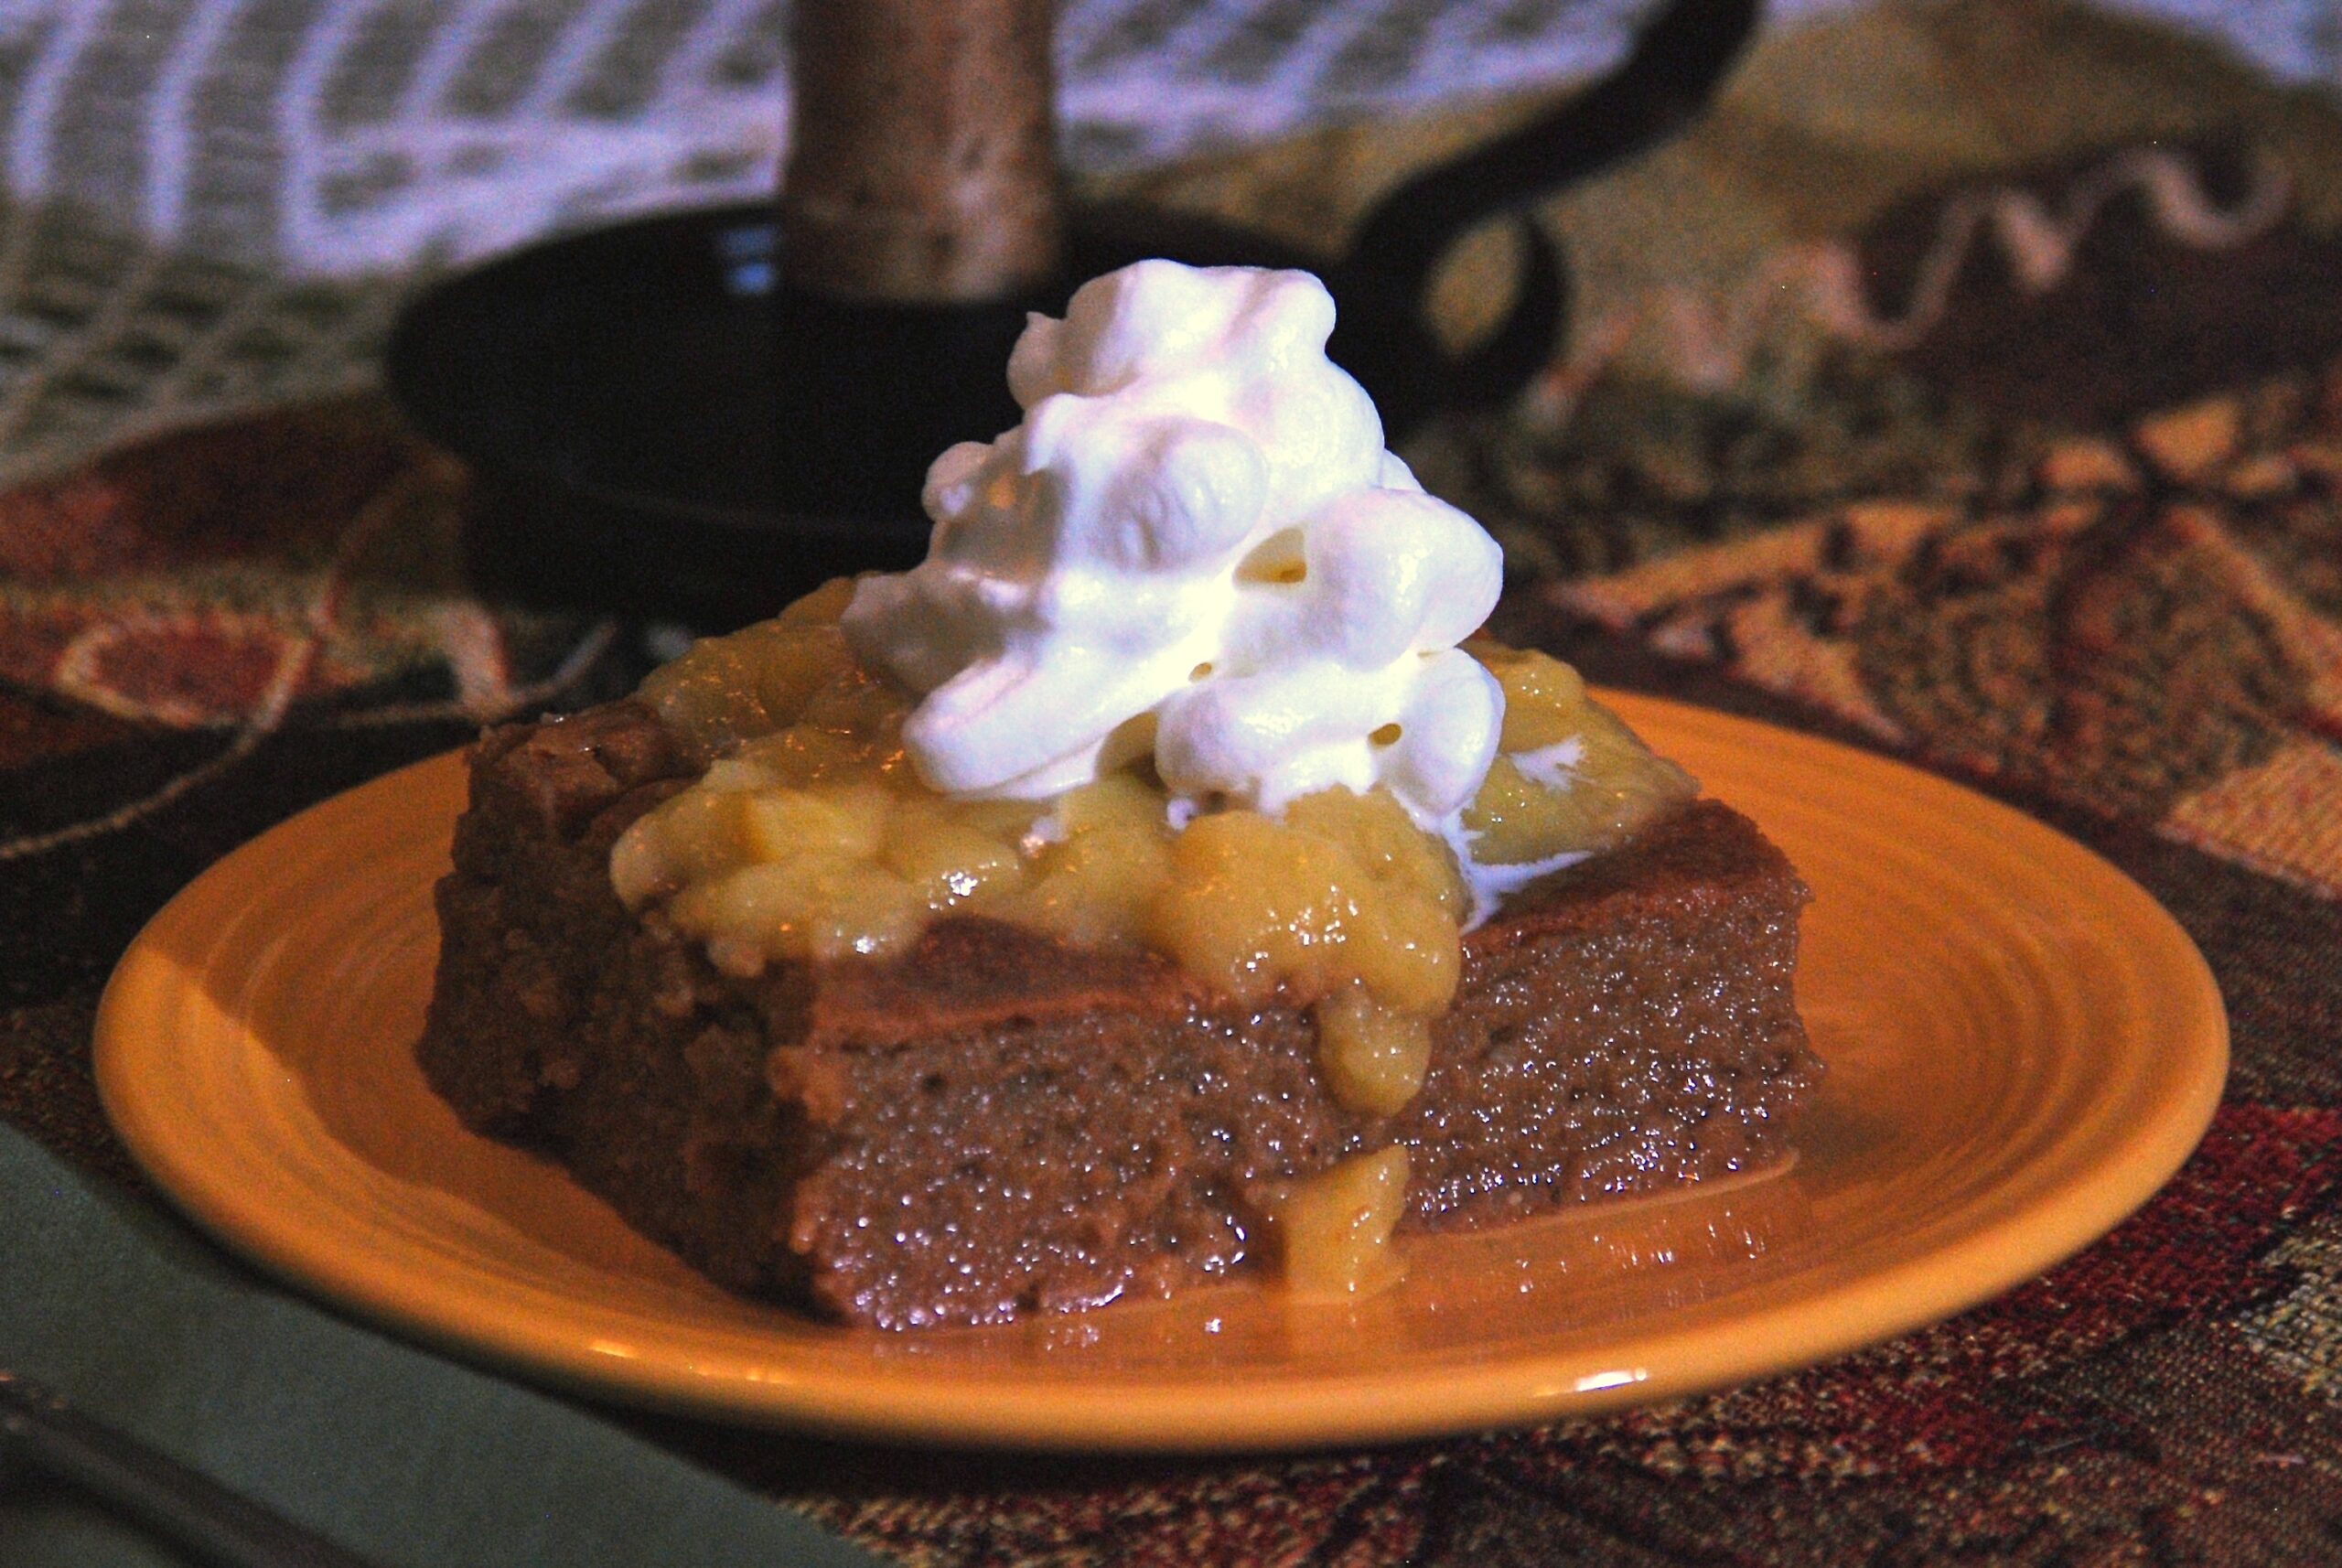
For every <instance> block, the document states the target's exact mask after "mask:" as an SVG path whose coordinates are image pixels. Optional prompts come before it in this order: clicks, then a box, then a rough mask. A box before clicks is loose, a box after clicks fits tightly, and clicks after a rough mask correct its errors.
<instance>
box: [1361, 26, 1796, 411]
mask: <svg viewBox="0 0 2342 1568" xmlns="http://www.w3.org/2000/svg"><path fill="white" fill-rule="evenodd" d="M1763 11H1764V0H1673V3H1672V4H1670V5H1667V6H1666V7H1665V8H1664V9H1663V10H1661V11H1660V14H1659V15H1658V16H1656V17H1654V18H1653V19H1652V20H1651V21H1649V23H1647V24H1646V25H1645V26H1644V27H1643V28H1642V30H1641V31H1640V32H1638V34H1637V35H1636V37H1635V43H1634V48H1632V49H1631V50H1630V51H1629V52H1628V57H1627V59H1626V60H1625V61H1624V62H1623V63H1621V64H1620V65H1619V67H1618V69H1617V70H1614V71H1612V72H1611V73H1610V74H1609V75H1608V76H1606V77H1604V78H1603V79H1602V80H1601V81H1598V82H1596V83H1595V85H1594V86H1592V87H1590V88H1588V89H1587V90H1586V91H1584V92H1581V93H1579V94H1577V95H1575V96H1574V97H1573V98H1571V99H1570V101H1569V102H1566V103H1563V104H1562V105H1561V106H1560V107H1559V108H1557V109H1555V110H1553V111H1552V113H1547V114H1544V115H1542V116H1540V117H1539V118H1538V119H1536V120H1534V121H1532V122H1531V123H1530V124H1527V125H1524V126H1522V127H1520V129H1519V130H1517V131H1514V132H1512V133H1511V134H1508V135H1505V136H1501V137H1499V138H1498V139H1497V140H1496V141H1494V142H1491V143H1489V144H1488V145H1485V146H1481V147H1477V148H1475V149H1474V150H1472V151H1471V152H1469V153H1466V154H1464V155H1463V156H1459V157H1455V158H1451V159H1449V160H1448V161H1447V162H1445V163H1443V164H1437V165H1434V166H1432V167H1431V168H1428V169H1425V170H1423V172H1421V173H1419V174H1416V175H1415V176H1413V177H1411V178H1409V179H1407V180H1406V181H1404V182H1403V183H1402V184H1401V185H1399V186H1398V187H1396V188H1394V189H1392V190H1391V191H1390V192H1389V193H1387V194H1386V195H1385V196H1384V197H1383V198H1382V199H1381V200H1380V201H1378V202H1377V203H1376V204H1375V205H1374V207H1373V209H1371V210H1370V211H1369V212H1368V213H1367V215H1366V218H1365V220H1363V221H1362V222H1361V223H1360V224H1359V229H1358V232H1357V235H1356V237H1355V238H1354V239H1353V240H1352V242H1351V244H1350V251H1349V254H1348V257H1347V258H1346V259H1345V261H1344V263H1343V270H1344V271H1346V272H1348V274H1351V275H1353V276H1355V277H1360V278H1367V277H1370V278H1372V279H1373V280H1374V283H1375V285H1377V291H1378V292H1380V293H1382V294H1384V295H1385V296H1386V297H1392V298H1398V299H1404V300H1406V301H1409V302H1411V306H1412V308H1413V310H1414V311H1415V312H1416V313H1417V314H1418V316H1420V313H1421V310H1422V301H1423V290H1424V287H1425V285H1427V284H1428V283H1429V282H1430V279H1431V274H1432V270H1433V268H1434V266H1436V265H1437V264H1438V262H1439V259H1440V257H1441V256H1442V255H1444V254H1445V252H1446V251H1447V248H1448V247H1449V246H1450V245H1452V244H1454V243H1455V242H1456V240H1457V239H1459V238H1461V237H1462V235H1463V234H1464V233H1465V231H1466V230H1469V229H1471V228H1472V227H1473V226H1474V225H1476V224H1478V223H1481V222H1484V221H1486V220H1488V219H1490V218H1493V217H1495V216H1497V215H1499V214H1500V213H1502V212H1505V211H1508V210H1510V209H1516V208H1519V207H1520V206H1522V205H1524V204H1525V203H1527V202H1529V201H1531V200H1534V199H1537V198H1539V197H1542V196H1545V195H1548V194H1550V193H1552V192H1553V191H1555V190H1559V189H1561V188H1563V187H1564V186H1567V185H1571V184H1574V183H1575V182H1576V181H1578V180H1581V179H1584V178H1585V177H1587V176H1589V175H1592V174H1595V173H1596V172H1598V171H1600V170H1602V169H1604V168H1606V167H1608V166H1610V165H1612V164H1615V163H1617V162H1618V161H1619V160H1620V159H1622V158H1626V157H1628V156H1632V155H1634V154H1636V153H1639V152H1643V151H1646V150H1648V149H1649V148H1651V147H1653V146H1656V145H1659V144H1660V143H1661V142H1663V141H1666V140H1667V139H1668V138H1670V137H1671V136H1673V135H1675V134H1678V133H1679V132H1681V131H1682V130H1684V129H1685V128H1686V127H1688V126H1689V125H1690V124H1692V121H1693V120H1695V119H1697V118H1698V117H1699V115H1700V113H1702V112H1703V110H1704V109H1705V108H1706V107H1707V104H1708V101H1709V99H1710V98H1712V97H1713V96H1714V92H1715V90H1716V88H1717V86H1718V85H1719V84H1720V83H1721V82H1722V81H1723V80H1724V76H1725V74H1726V73H1727V72H1728V71H1729V70H1731V68H1732V65H1733V62H1734V61H1735V59H1738V58H1739V56H1740V52H1741V50H1742V48H1744V47H1745V46H1746V43H1747V41H1748V39H1749V37H1750V35H1751V34H1753V33H1754V32H1755V31H1756V23H1757V21H1758V19H1759V17H1760V16H1762V14H1763ZM1520 232H1521V237H1522V239H1523V240H1524V242H1526V245H1527V263H1526V265H1525V267H1524V270H1523V274H1522V279H1521V285H1520V291H1519V294H1518V295H1517V297H1516V298H1515V300H1514V302H1513V306H1512V309H1511V310H1510V311H1509V313H1508V315H1507V317H1506V319H1505V321H1504V322H1503V324H1502V325H1501V326H1499V328H1497V330H1496V331H1495V332H1493V333H1492V334H1490V336H1489V337H1488V339H1487V340H1486V341H1484V342H1483V343H1482V344H1481V345H1479V346H1478V347H1477V348H1476V349H1473V350H1472V351H1471V352H1470V353H1468V354H1466V356H1465V357H1464V358H1463V359H1462V360H1460V361H1458V362H1456V364H1454V365H1452V366H1451V367H1449V369H1448V371H1447V374H1448V376H1449V378H1450V380H1451V392H1452V394H1453V395H1451V397H1449V398H1448V399H1445V400H1443V401H1445V402H1456V401H1493V400H1496V399H1500V398H1502V397H1506V396H1509V395H1510V393H1511V392H1515V391H1517V390H1519V388H1520V385H1521V384H1522V383H1523V382H1524V381H1526V380H1527V378H1528V377H1529V376H1530V375H1531V373H1533V372H1534V371H1536V370H1537V369H1538V367H1539V366H1540V365H1542V363H1543V362H1544V361H1545V360H1547V359H1548V358H1550V357H1551V355H1552V349H1553V343H1554V340H1555V338H1557V337H1558V336H1559V335H1560V331H1561V328H1562V324H1563V320H1564V319H1565V318H1566V316H1567V313H1568V294H1569V285H1568V271H1567V267H1566V265H1565V263H1563V259H1562V257H1561V255H1560V253H1559V252H1558V249H1557V248H1556V247H1555V246H1554V245H1553V243H1552V241H1551V240H1550V239H1549V238H1548V237H1547V236H1546V234H1545V232H1544V231H1542V229H1540V228H1539V227H1538V226H1537V225H1535V224H1534V223H1531V222H1530V221H1528V220H1526V219H1524V220H1522V221H1521V222H1520Z"/></svg>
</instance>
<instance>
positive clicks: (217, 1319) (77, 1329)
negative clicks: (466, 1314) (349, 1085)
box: [0, 1127, 879, 1568]
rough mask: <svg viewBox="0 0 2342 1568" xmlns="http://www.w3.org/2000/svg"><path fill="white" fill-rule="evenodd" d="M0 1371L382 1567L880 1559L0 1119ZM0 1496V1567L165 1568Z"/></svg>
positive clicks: (36, 1496) (38, 1500) (89, 1526)
mask: <svg viewBox="0 0 2342 1568" xmlns="http://www.w3.org/2000/svg"><path fill="white" fill-rule="evenodd" d="M0 1368H5V1369H10V1370H14V1371H16V1372H19V1373H22V1374H23V1375H25V1376H27V1377H29V1378H32V1379H35V1380H38V1381H39V1382H42V1383H45V1384H47V1385H48V1387H49V1388H51V1389H52V1390H54V1391H56V1392H58V1393H59V1394H61V1395H63V1396H64V1397H65V1398H66V1399H68V1400H69V1401H71V1402H73V1403H75V1404H76V1405H78V1406H80V1407H81V1409H82V1410H83V1411H84V1412H87V1413H88V1414H90V1415H91V1416H93V1417H95V1418H96V1419H98V1420H100V1421H103V1422H106V1423H111V1424H113V1425H114V1426H117V1427H120V1428H122V1429H124V1430H125V1431H127V1432H130V1433H132V1434H135V1435H136V1436H138V1437H140V1438H143V1439H144V1440H145V1441H146V1442H147V1443H149V1444H152V1445H154V1446H155V1447H156V1448H158V1449H160V1450H162V1451H163V1452H164V1453H166V1454H167V1455H171V1456H172V1457H173V1458H175V1459H177V1460H179V1461H180V1462H181V1463H183V1464H186V1465H188V1466H192V1467H193V1468H195V1469H197V1470H199V1471H202V1472H204V1473H205V1474H207V1475H209V1476H210V1477H212V1478H213V1479H215V1480H217V1481H219V1482H220V1483H221V1484H223V1485H225V1486H227V1487H231V1489H233V1490H235V1491H239V1492H242V1493H243V1494H244V1495H245V1496H247V1497H249V1498H252V1499H253V1500H254V1501H256V1502H259V1503H261V1504H263V1505H264V1506H266V1507H268V1508H270V1509H274V1510H275V1511H277V1512H278V1513H281V1514H283V1515H285V1517H287V1518H288V1519H291V1520H295V1522H297V1523H300V1524H303V1525H306V1526H307V1527H308V1528H309V1529H311V1530H316V1531H317V1532H318V1533H320V1534H322V1535H325V1536H328V1537H329V1538H331V1539H332V1540H334V1541H338V1542H339V1543H340V1544H341V1545H343V1546H345V1547H347V1548H349V1550H351V1551H354V1552H360V1553H361V1554H363V1555H365V1556H368V1557H371V1558H372V1559H374V1560H375V1561H376V1562H378V1563H381V1564H382V1565H383V1568H396V1565H400V1564H412V1565H414V1568H445V1565H448V1564H462V1565H464V1568H500V1565H503V1564H512V1565H516V1568H517V1565H519V1564H524V1563H525V1564H557V1565H560V1568H569V1565H571V1564H577V1565H591V1568H629V1565H631V1564H641V1565H643V1568H702V1565H714V1564H732V1563H741V1564H747V1563H756V1564H781V1563H786V1564H791V1565H803V1568H873V1565H874V1564H876V1563H877V1562H878V1561H879V1560H878V1559H876V1558H875V1557H873V1556H871V1555H870V1554H869V1553H867V1552H864V1551H863V1550H861V1549H860V1548H858V1547H855V1546H853V1545H850V1544H848V1543H847V1542H845V1541H841V1540H839V1539H838V1538H837V1537H835V1536H833V1535H831V1534H829V1533H828V1532H826V1531H824V1530H822V1529H821V1528H820V1527H819V1526H817V1525H815V1524H813V1523H812V1522H811V1521H810V1520H805V1519H803V1518H801V1517H800V1516H798V1515H796V1514H793V1513H791V1512H790V1511H788V1510H787V1509H784V1508H782V1507H780V1506H779V1504H776V1503H774V1502H771V1501H769V1500H768V1499H765V1498H759V1497H757V1496H756V1495H755V1494H753V1493H751V1492H748V1491H747V1490H744V1489H743V1488H741V1487H736V1486H734V1485H731V1484H730V1483H727V1482H725V1481H723V1480H720V1479H718V1478H717V1477H714V1476H712V1475H709V1474H707V1473H705V1472H704V1471H701V1470H697V1469H694V1468H693V1467H692V1466H689V1465H686V1464H684V1463H682V1461H681V1460H678V1459H675V1458H673V1457H671V1455H666V1454H663V1453H661V1452H660V1451H659V1450H657V1449H655V1448H653V1447H651V1446H650V1445H649V1444H645V1443H642V1442H640V1441H639V1440H638V1439H636V1438H633V1437H631V1436H628V1435H627V1434H624V1433H622V1432H619V1431H618V1430H617V1429H615V1428H613V1427H611V1426H608V1425H607V1424H605V1423H602V1422H600V1421H598V1420H596V1419H595V1418H594V1417H593V1416H591V1415H589V1414H587V1413H585V1412H582V1411H580V1410H577V1409H575V1408H574V1407H571V1406H569V1405H566V1404H564V1403H562V1402H559V1401H557V1400H554V1399H551V1398H548V1397H546V1396H544V1395H543V1394H540V1393H536V1392H534V1391H531V1390H528V1389H523V1388H520V1387H517V1386H515V1385H513V1384H510V1383H507V1382H504V1381H501V1380H498V1379H496V1378H493V1377H489V1376H488V1375H486V1374H483V1373H480V1372H477V1371H474V1370H472V1369H469V1368H467V1367H462V1366H458V1365H456V1364H454V1363H452V1362H449V1361H446V1360H442V1359H438V1358H436V1357H434V1356H431V1355H428V1354H426V1353H424V1352H423V1351H420V1350H416V1349H414V1348H409V1347H407V1346H405V1345H402V1344H399V1343H397V1342H395V1341H393V1340H391V1339H388V1338H385V1337H382V1336H381V1335H378V1334H375V1333H373V1332H371V1331H370V1330H367V1329H364V1328H360V1327H357V1326H352V1325H351V1324H349V1323H347V1322H344V1321H343V1320H341V1319H339V1318H337V1317H335V1316H331V1315H330V1314H328V1313H326V1312H323V1311H320V1310H318V1309H317V1308H316V1307H313V1306H310V1305H307V1304H306V1303H304V1302H301V1301H297V1300H295V1299H294V1298H292V1297H290V1296H288V1295H286V1294H284V1293H282V1292H280V1291H278V1290H275V1289H274V1288H272V1287H271V1286H270V1285H268V1284H267V1283H264V1282H263V1281H261V1280H260V1279H258V1278H257V1277H256V1276H254V1275H253V1274H252V1273H249V1272H248V1271H246V1270H244V1269H242V1268H241V1267H239V1266H238V1265H236V1264H235V1263H233V1262H230V1261H229V1260H227V1259H226V1258H224V1257H223V1256H222V1255H221V1254H220V1253H219V1252H218V1251H215V1250H214V1249H212V1248H211V1247H210V1246H209V1245H208V1244H207V1243H205V1242H203V1241H202V1240H199V1238H197V1237H195V1236H194V1235H192V1234H191V1233H190V1232H188V1230H185V1229H184V1228H183V1227H181V1226H179V1225H178V1224H177V1223H176V1222H175V1221H173V1220H171V1219H168V1218H167V1217H165V1216H163V1215H161V1214H159V1213H157V1212H156V1211H155V1210H154V1209H153V1208H151V1207H149V1206H145V1205H142V1204H140V1203H138V1202H137V1201H135V1200H134V1199H132V1198H130V1197H127V1196H126V1195H124V1194H120V1193H117V1192H114V1191H113V1190H111V1189H109V1188H107V1187H103V1186H102V1185H100V1184H98V1183H96V1182H94V1181H92V1180H91V1178H89V1177H87V1176H83V1175H81V1173H79V1172H78V1171H76V1170H74V1169H73V1168H72V1167H70V1166H69V1165H64V1164H62V1163H60V1162H59V1160H57V1159H56V1158H55V1157H54V1156H53V1155H49V1154H48V1152H47V1151H46V1150H43V1149H41V1148H40V1147H39V1146H38V1145H37V1144H33V1143H31V1142H30V1141H29V1140H27V1139H26V1138H24V1137H23V1136H21V1135H20V1134H18V1133H15V1132H14V1131H12V1130H9V1129H7V1128H5V1127H0ZM177 1561H178V1560H177V1558H175V1557H173V1556H172V1555H170V1554H169V1553H168V1552H166V1551H164V1550H162V1549H161V1548H160V1547H159V1546H157V1545H156V1544H155V1543H152V1542H148V1541H141V1540H140V1539H139V1538H137V1537H136V1536H135V1535H134V1533H132V1532H129V1531H127V1530H124V1529H123V1528H122V1527H120V1526H118V1525H116V1524H113V1522H112V1521H109V1520H102V1519H100V1518H95V1517H93V1516H92V1514H91V1511H90V1510H88V1509H81V1508H78V1507H73V1506H68V1505H65V1504H63V1503H61V1502H60V1501H59V1499H58V1498H56V1497H55V1496H54V1495H52V1494H49V1493H46V1492H43V1491H39V1490H37V1489H32V1488H24V1487H8V1486H5V1485H0V1562H5V1563H7V1564H9V1568H50V1565H53V1564H65V1563H73V1564H83V1563H91V1564H94V1563H106V1564H124V1563H141V1564H143V1563H174V1562H177Z"/></svg>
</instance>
